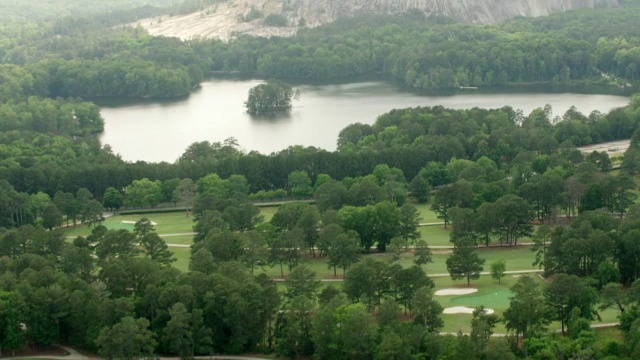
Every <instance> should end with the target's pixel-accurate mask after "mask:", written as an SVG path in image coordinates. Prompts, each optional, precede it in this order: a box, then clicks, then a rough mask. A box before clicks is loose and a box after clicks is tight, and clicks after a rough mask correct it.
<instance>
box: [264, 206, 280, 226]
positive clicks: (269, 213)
mask: <svg viewBox="0 0 640 360" xmlns="http://www.w3.org/2000/svg"><path fill="white" fill-rule="evenodd" d="M276 211H278V207H277V206H266V207H261V208H260V214H261V215H262V216H264V221H266V222H269V221H271V218H272V217H273V214H275V213H276Z"/></svg>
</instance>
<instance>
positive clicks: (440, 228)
mask: <svg viewBox="0 0 640 360" xmlns="http://www.w3.org/2000/svg"><path fill="white" fill-rule="evenodd" d="M418 231H419V232H420V236H421V237H422V240H425V241H426V242H427V244H429V246H452V245H453V243H452V242H451V241H450V236H451V227H448V228H447V229H445V228H444V225H429V226H420V227H419V228H418Z"/></svg>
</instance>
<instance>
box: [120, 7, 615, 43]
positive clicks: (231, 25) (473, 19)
mask: <svg viewBox="0 0 640 360" xmlns="http://www.w3.org/2000/svg"><path fill="white" fill-rule="evenodd" d="M620 2H621V0H226V1H221V2H219V3H218V4H215V5H212V6H210V7H208V8H206V9H203V10H200V11H197V12H195V13H192V14H187V15H180V16H173V17H167V16H164V17H160V18H153V19H145V20H141V21H138V22H137V23H135V24H131V25H133V26H142V27H144V28H146V29H147V30H148V31H149V33H151V34H153V35H162V36H175V37H179V38H182V39H190V38H195V37H204V38H219V39H222V40H229V39H231V38H233V37H235V36H236V35H238V34H248V35H255V36H292V35H294V34H295V33H296V32H297V30H298V27H297V26H298V25H299V24H300V23H301V20H302V19H304V23H305V24H306V26H309V27H313V26H320V25H322V24H326V23H330V22H333V21H335V20H336V19H338V18H340V17H352V16H356V15H362V14H398V13H403V12H406V11H408V10H419V11H422V12H424V13H425V14H430V15H443V16H448V17H452V18H455V19H458V20H461V21H464V22H467V23H473V24H495V23H500V22H503V21H506V20H509V19H512V18H515V17H518V16H527V17H528V16H544V15H549V14H552V13H556V12H562V11H568V10H574V9H581V8H597V7H618V6H620ZM252 9H254V10H259V11H260V12H261V14H262V15H263V16H267V15H269V14H281V15H284V16H286V17H287V20H288V23H289V26H288V27H267V26H263V25H262V21H263V18H258V19H253V20H250V21H245V20H243V19H246V16H247V14H248V13H249V12H250V11H251V10H252Z"/></svg>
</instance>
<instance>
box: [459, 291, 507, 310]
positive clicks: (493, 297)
mask: <svg viewBox="0 0 640 360" xmlns="http://www.w3.org/2000/svg"><path fill="white" fill-rule="evenodd" d="M512 295H513V294H512V293H511V291H509V290H507V289H499V290H494V291H489V292H478V293H476V294H472V295H463V296H456V297H454V298H452V299H451V303H452V304H455V305H464V306H468V307H471V308H475V307H478V306H480V305H484V306H485V307H487V308H491V309H507V308H508V307H509V297H511V296H512Z"/></svg>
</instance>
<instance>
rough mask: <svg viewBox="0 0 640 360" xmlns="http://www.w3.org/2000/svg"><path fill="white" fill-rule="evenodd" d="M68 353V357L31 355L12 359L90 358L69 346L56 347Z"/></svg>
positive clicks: (75, 359)
mask: <svg viewBox="0 0 640 360" xmlns="http://www.w3.org/2000/svg"><path fill="white" fill-rule="evenodd" d="M54 346H55V347H59V348H61V349H63V350H64V351H66V352H67V353H68V355H64V356H54V355H30V356H16V357H12V358H11V359H61V360H87V359H89V357H87V356H84V355H82V354H80V353H79V352H78V351H77V350H75V349H73V348H70V347H68V346H62V345H54Z"/></svg>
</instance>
